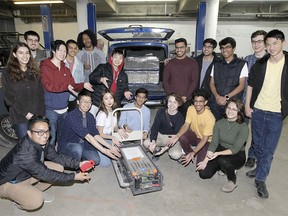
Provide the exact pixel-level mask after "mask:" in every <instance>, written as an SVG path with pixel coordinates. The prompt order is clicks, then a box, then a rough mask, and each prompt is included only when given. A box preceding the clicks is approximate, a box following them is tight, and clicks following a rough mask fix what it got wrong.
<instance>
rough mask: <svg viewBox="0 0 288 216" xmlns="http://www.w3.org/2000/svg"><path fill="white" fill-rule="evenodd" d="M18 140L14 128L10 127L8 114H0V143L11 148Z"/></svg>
mask: <svg viewBox="0 0 288 216" xmlns="http://www.w3.org/2000/svg"><path fill="white" fill-rule="evenodd" d="M17 141H18V138H17V135H16V133H15V130H14V129H13V127H12V124H11V121H10V116H9V114H2V115H0V145H1V146H3V147H6V148H11V147H13V146H14V145H16V143H17Z"/></svg>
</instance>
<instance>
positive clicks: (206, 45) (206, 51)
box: [203, 43, 214, 56]
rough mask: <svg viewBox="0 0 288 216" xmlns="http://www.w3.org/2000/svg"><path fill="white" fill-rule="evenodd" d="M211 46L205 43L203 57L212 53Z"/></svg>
mask: <svg viewBox="0 0 288 216" xmlns="http://www.w3.org/2000/svg"><path fill="white" fill-rule="evenodd" d="M213 50H214V48H213V45H212V44H211V43H205V44H204V46H203V54H204V55H205V56H211V55H212V53H213Z"/></svg>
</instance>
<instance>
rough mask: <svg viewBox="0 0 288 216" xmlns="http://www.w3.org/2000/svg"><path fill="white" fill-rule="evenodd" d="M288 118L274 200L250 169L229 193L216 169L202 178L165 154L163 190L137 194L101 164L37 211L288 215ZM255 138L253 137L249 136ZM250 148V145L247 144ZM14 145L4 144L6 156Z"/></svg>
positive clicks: (88, 215)
mask: <svg viewBox="0 0 288 216" xmlns="http://www.w3.org/2000/svg"><path fill="white" fill-rule="evenodd" d="M287 129H288V120H285V121H284V127H283V131H282V135H281V139H280V142H279V145H278V149H277V151H276V154H275V158H274V161H273V164H272V168H271V172H270V176H269V178H268V180H267V182H266V183H267V188H268V190H269V193H270V197H269V199H261V198H258V196H257V194H256V189H255V187H254V181H253V180H252V179H249V178H247V177H246V176H245V172H246V171H247V170H248V169H247V168H242V169H241V170H239V172H238V187H237V188H236V189H235V190H234V191H233V192H232V193H229V194H227V193H223V192H222V191H221V187H222V186H223V185H224V184H225V183H226V181H227V180H226V177H225V176H220V175H218V174H215V176H214V177H213V178H212V179H209V180H202V179H200V178H199V176H198V173H197V172H195V165H194V164H190V165H189V166H188V167H183V166H182V165H180V164H179V163H177V162H175V161H172V160H171V159H169V157H168V155H167V154H164V155H163V156H162V157H161V158H160V160H159V161H157V162H156V164H157V166H158V167H159V168H160V170H161V171H162V173H163V175H164V187H163V190H162V191H160V192H153V193H149V194H144V195H139V196H133V195H132V193H131V191H130V189H121V188H120V187H119V185H118V182H117V179H116V177H115V174H114V171H113V168H112V167H109V168H100V167H96V168H95V170H94V171H93V172H92V173H91V177H92V179H91V181H90V183H89V184H88V183H87V182H86V183H74V184H73V185H65V186H53V187H52V188H50V190H49V191H50V192H51V193H53V194H54V196H55V200H54V201H53V202H52V203H45V204H44V206H43V207H42V208H41V209H40V210H39V211H37V212H32V213H28V214H27V215H31V216H34V215H35V216H38V215H39V216H40V215H41V216H56V215H57V216H73V215H75V216H76V215H77V216H78V215H85V216H92V215H101V216H106V215H107V216H114V215H115V216H132V215H133V216H134V215H135V216H138V215H139V216H142V215H143V216H144V215H145V216H146V215H149V216H154V215H155V216H156V215H157V216H158V215H166V216H174V215H181V216H182V215H184V216H185V215H200V216H211V215H213V216H228V215H229V216H230V215H234V216H238V215H239V216H240V215H241V216H246V215H253V216H260V215H261V216H270V215H271V216H284V215H288V207H287V200H288V174H287V171H288V157H287V153H288V145H287V138H288V134H287ZM249 139H250V138H249ZM247 148H248V147H247ZM7 150H8V149H4V148H2V147H1V148H0V157H1V158H2V157H3V155H5V154H6V152H7ZM0 209H1V210H0V215H1V216H6V215H11V214H12V206H11V204H10V202H9V201H7V200H0Z"/></svg>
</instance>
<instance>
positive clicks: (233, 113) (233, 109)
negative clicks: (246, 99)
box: [225, 102, 238, 121]
mask: <svg viewBox="0 0 288 216" xmlns="http://www.w3.org/2000/svg"><path fill="white" fill-rule="evenodd" d="M225 113H226V116H227V119H228V121H236V120H237V117H238V107H237V105H236V103H234V102H230V103H229V104H228V105H227V108H226V111H225Z"/></svg>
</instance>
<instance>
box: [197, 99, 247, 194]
mask: <svg viewBox="0 0 288 216" xmlns="http://www.w3.org/2000/svg"><path fill="white" fill-rule="evenodd" d="M225 114H226V115H225V117H224V118H223V119H221V120H219V121H217V122H216V124H215V126H214V129H213V137H212V141H211V144H210V145H209V147H208V151H207V154H206V157H205V159H204V160H203V161H201V162H199V163H197V168H196V170H197V171H199V176H200V178H202V179H208V178H212V176H213V175H214V174H215V173H216V172H217V171H219V170H221V171H222V172H224V173H225V174H226V175H227V179H228V182H227V183H226V184H225V185H224V186H223V187H222V191H223V192H226V193H229V192H232V191H233V190H234V189H235V188H236V187H237V181H236V180H237V177H236V174H235V170H238V169H240V168H241V167H242V166H243V165H244V164H245V159H246V156H245V143H246V141H247V139H248V135H249V129H248V126H247V124H246V123H245V122H244V118H245V112H244V104H243V102H242V101H241V100H240V99H236V98H235V99H233V98H231V99H230V100H228V101H227V103H226V109H225Z"/></svg>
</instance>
